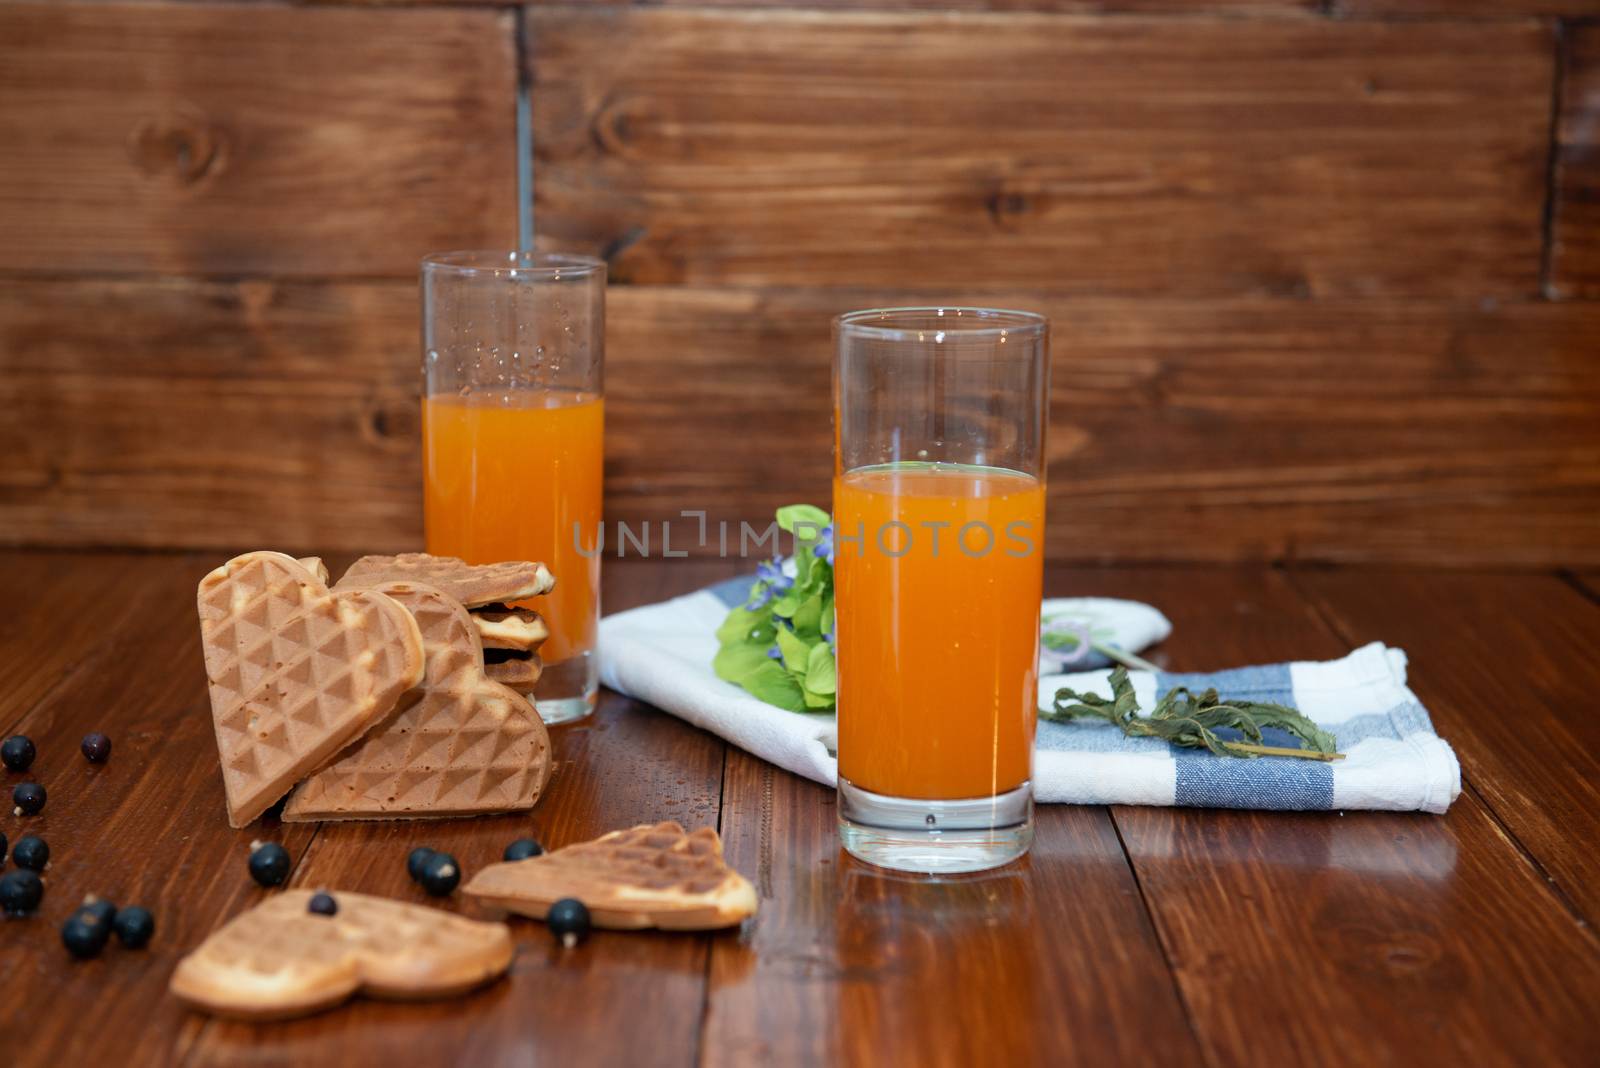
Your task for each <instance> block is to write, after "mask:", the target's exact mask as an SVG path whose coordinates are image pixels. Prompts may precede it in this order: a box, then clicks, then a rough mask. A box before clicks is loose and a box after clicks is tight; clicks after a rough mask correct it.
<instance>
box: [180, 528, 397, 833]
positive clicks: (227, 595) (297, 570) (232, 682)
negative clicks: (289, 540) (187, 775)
mask: <svg viewBox="0 0 1600 1068" xmlns="http://www.w3.org/2000/svg"><path fill="white" fill-rule="evenodd" d="M197 600H198V603H199V608H200V638H201V644H202V645H203V647H204V649H205V660H206V676H207V678H208V680H209V682H210V690H211V717H212V722H213V725H214V726H215V728H216V734H217V752H218V754H219V756H220V757H221V761H222V779H223V784H224V786H225V788H226V791H227V795H228V822H229V823H230V824H231V825H233V826H234V827H243V826H244V825H245V824H247V823H249V822H250V821H251V820H253V819H255V818H256V817H257V816H259V815H261V813H263V812H265V811H266V810H267V809H268V808H269V807H271V806H272V804H273V802H275V801H277V800H278V798H280V797H282V796H283V795H284V794H285V793H287V792H288V791H289V788H290V787H291V786H293V785H294V784H295V783H296V782H297V781H299V780H300V779H302V778H304V777H305V776H306V775H307V774H309V773H310V772H312V771H313V770H315V769H316V768H318V767H320V766H321V765H323V764H324V763H326V762H327V761H328V759H329V758H330V757H332V756H333V755H334V754H335V753H337V752H338V751H339V750H340V749H342V748H344V747H345V746H346V745H348V744H349V743H350V742H352V741H353V740H355V739H356V738H357V737H359V736H360V735H361V734H362V733H363V732H365V731H366V730H368V729H369V728H371V727H372V726H373V725H374V724H376V723H377V722H378V721H379V720H381V719H382V718H383V717H384V716H387V715H388V714H389V713H390V712H392V711H394V709H395V707H396V705H397V704H398V703H399V702H400V701H401V700H402V697H403V695H404V694H405V693H406V691H407V690H410V689H411V688H412V687H413V686H415V685H416V684H417V683H418V682H419V681H421V679H422V669H423V655H422V633H421V631H419V630H418V629H417V624H416V621H415V620H414V619H412V618H411V613H409V612H407V611H406V610H405V609H404V608H402V607H401V606H400V605H399V604H397V603H396V602H394V601H392V600H390V599H389V598H388V597H385V596H384V595H383V594H381V593H376V592H373V591H370V590H348V591H342V592H339V593H331V592H329V590H328V588H327V586H325V585H323V584H322V583H321V582H320V581H318V579H317V577H316V575H315V574H313V573H312V572H310V571H308V570H306V568H305V567H304V566H303V565H302V564H300V563H299V561H297V560H295V559H294V558H293V557H290V556H285V555H284V554H283V553H274V552H254V553H246V554H245V555H244V556H239V557H235V558H234V559H232V560H230V561H228V563H226V564H224V565H223V566H222V567H219V568H217V569H216V570H215V571H213V572H211V573H210V574H209V575H207V576H206V577H205V578H203V579H201V580H200V589H199V592H198V594H197Z"/></svg>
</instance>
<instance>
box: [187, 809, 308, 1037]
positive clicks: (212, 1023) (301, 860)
mask: <svg viewBox="0 0 1600 1068" xmlns="http://www.w3.org/2000/svg"><path fill="white" fill-rule="evenodd" d="M324 826H326V824H325V823H318V824H317V825H316V826H314V827H313V828H312V829H311V837H310V838H307V839H306V844H305V847H304V848H302V849H301V850H300V855H299V856H297V857H295V858H294V867H292V868H290V869H289V877H288V878H287V879H285V880H284V882H283V885H284V886H285V887H290V886H293V885H294V881H295V877H296V876H297V875H299V874H300V869H301V868H302V867H304V866H305V862H306V858H307V857H309V856H311V847H312V846H313V845H314V844H316V841H317V835H319V834H321V833H322V828H323V827H324ZM250 907H251V908H254V907H255V906H254V905H251V906H250ZM231 919H233V917H232V916H223V917H222V918H221V919H219V920H218V921H217V926H218V927H220V926H222V924H224V923H226V922H228V921H229V920H231ZM217 1023H218V1020H217V1017H215V1016H211V1015H209V1014H208V1015H206V1017H205V1019H204V1020H203V1021H202V1022H201V1024H200V1029H199V1030H198V1031H196V1032H194V1036H193V1039H192V1040H191V1041H190V1043H189V1048H188V1049H186V1050H185V1051H184V1053H183V1056H182V1057H181V1058H179V1060H178V1064H179V1068H188V1066H189V1064H190V1063H191V1062H192V1061H193V1060H194V1058H195V1056H196V1055H198V1054H199V1052H200V1050H201V1049H202V1048H203V1047H204V1046H205V1040H206V1035H207V1034H209V1033H210V1032H211V1030H212V1029H213V1028H215V1027H216V1026H217Z"/></svg>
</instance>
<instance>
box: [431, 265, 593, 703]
mask: <svg viewBox="0 0 1600 1068" xmlns="http://www.w3.org/2000/svg"><path fill="white" fill-rule="evenodd" d="M605 294H606V267H605V263H604V262H603V261H601V260H597V259H593V258H590V257H587V256H556V255H542V254H537V253H532V252H511V253H507V252H448V253H440V254H438V255H434V256H429V257H427V258H426V259H424V260H423V261H422V307H423V315H422V334H423V379H424V387H425V396H424V399H423V404H422V443H423V509H424V524H425V528H426V538H427V546H428V551H429V552H430V553H433V554H435V555H441V556H459V557H461V558H462V559H464V560H466V561H467V562H468V563H491V562H494V561H497V560H538V561H541V562H543V563H544V564H545V565H546V566H547V567H549V569H550V572H551V573H552V574H553V575H554V576H555V579H556V584H555V588H554V589H552V590H551V591H550V592H549V593H548V594H546V595H544V596H542V597H538V598H535V599H534V600H532V601H530V602H528V603H527V604H526V605H523V606H521V607H528V608H532V609H535V610H536V611H538V612H539V614H540V615H541V616H542V617H543V618H544V620H545V623H546V625H547V626H548V628H549V631H550V637H549V638H548V639H547V640H546V641H545V643H544V645H543V646H542V647H541V648H540V649H539V653H538V655H539V656H540V657H541V658H542V659H543V661H544V670H543V672H542V674H541V675H540V677H539V681H538V683H537V686H536V689H535V691H534V694H533V697H534V704H535V705H536V706H537V707H538V709H539V714H540V715H541V716H542V717H543V718H544V720H545V722H547V723H564V722H567V721H568V720H573V719H578V718H580V717H582V716H585V715H587V714H588V713H589V712H591V711H592V710H593V709H594V703H595V693H596V690H597V665H596V664H595V659H594V650H595V634H596V631H597V630H598V626H599V619H600V553H599V549H598V547H599V544H600V542H599V537H600V522H601V514H600V501H601V481H602V471H603V458H604V447H603V441H604V428H605V401H604V397H603V392H602V388H601V371H602V368H603V365H604V357H605Z"/></svg>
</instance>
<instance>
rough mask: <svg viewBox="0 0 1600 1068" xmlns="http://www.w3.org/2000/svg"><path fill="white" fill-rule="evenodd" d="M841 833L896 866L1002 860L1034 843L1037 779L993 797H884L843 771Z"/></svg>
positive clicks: (861, 853)
mask: <svg viewBox="0 0 1600 1068" xmlns="http://www.w3.org/2000/svg"><path fill="white" fill-rule="evenodd" d="M839 840H840V841H841V842H842V843H843V844H844V848H845V849H846V851H848V852H849V853H850V855H851V856H853V857H857V858H859V859H861V860H864V861H866V862H867V863H868V864H876V865H877V866H878V867H880V868H893V869H894V870H896V871H915V872H927V873H930V874H955V873H957V872H965V871H984V870H987V869H989V868H998V867H999V866H1000V865H1002V864H1007V863H1009V862H1011V861H1013V860H1016V859H1017V858H1018V857H1020V856H1022V854H1024V853H1026V852H1027V851H1028V847H1029V846H1030V845H1032V844H1033V784H1032V783H1031V782H1025V783H1023V784H1022V785H1021V786H1019V787H1017V788H1016V789H1015V790H1010V791H1008V792H1006V793H1003V794H999V795H997V796H995V797H978V798H971V799H968V800H962V801H930V800H927V799H926V798H915V797H886V796H884V795H883V794H875V793H871V792H869V791H867V790H863V789H861V788H860V787H859V786H856V785H855V784H854V783H852V782H850V780H849V779H846V778H844V777H843V776H840V778H839Z"/></svg>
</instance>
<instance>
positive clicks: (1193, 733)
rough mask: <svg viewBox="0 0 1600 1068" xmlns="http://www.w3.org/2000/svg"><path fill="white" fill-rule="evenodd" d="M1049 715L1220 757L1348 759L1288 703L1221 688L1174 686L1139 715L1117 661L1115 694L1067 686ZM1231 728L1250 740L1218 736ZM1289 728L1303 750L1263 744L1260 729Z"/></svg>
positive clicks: (1124, 672) (1113, 674)
mask: <svg viewBox="0 0 1600 1068" xmlns="http://www.w3.org/2000/svg"><path fill="white" fill-rule="evenodd" d="M1039 714H1040V715H1042V716H1044V718H1045V719H1053V720H1060V721H1066V720H1072V719H1077V718H1079V717H1082V716H1094V717H1096V718H1098V719H1103V720H1106V721H1107V722H1108V723H1113V724H1115V725H1116V726H1118V727H1120V728H1122V733H1123V734H1126V735H1127V736H1128V737H1130V738H1160V739H1161V740H1162V741H1165V742H1170V743H1172V744H1173V745H1180V746H1185V747H1188V748H1191V749H1209V750H1211V752H1213V753H1215V754H1217V756H1231V757H1258V756H1286V757H1300V758H1302V759H1306V760H1343V759H1344V754H1343V753H1339V752H1335V742H1334V738H1333V735H1331V734H1329V733H1328V732H1327V731H1325V730H1323V729H1322V728H1321V727H1318V726H1317V725H1316V724H1315V723H1313V722H1311V720H1309V719H1307V718H1306V717H1305V716H1302V715H1301V714H1300V713H1299V712H1296V711H1295V710H1294V709H1292V708H1289V707H1288V706H1286V705H1275V704H1272V703H1271V702H1268V701H1224V700H1223V699H1222V698H1220V697H1218V696H1217V691H1216V690H1214V689H1212V690H1207V691H1206V692H1205V693H1202V694H1198V695H1197V694H1195V693H1194V692H1193V691H1191V690H1190V689H1189V688H1188V687H1187V686H1174V687H1173V688H1172V689H1170V690H1168V691H1167V692H1166V694H1165V695H1163V696H1162V697H1161V698H1160V700H1158V701H1157V702H1156V707H1155V708H1154V709H1153V710H1152V711H1151V712H1150V714H1149V715H1148V716H1142V715H1140V714H1139V700H1138V698H1136V697H1135V696H1134V694H1133V683H1132V682H1131V681H1129V679H1128V669H1127V668H1125V667H1121V666H1118V667H1117V668H1115V669H1114V670H1113V671H1112V672H1111V699H1110V700H1109V701H1108V700H1106V699H1105V698H1104V697H1101V696H1100V695H1099V694H1093V693H1079V692H1078V691H1076V690H1074V689H1072V688H1071V687H1067V686H1063V687H1062V688H1061V689H1059V690H1057V691H1056V699H1055V707H1054V708H1053V709H1051V710H1045V709H1040V711H1039ZM1224 727H1232V728H1234V729H1235V730H1237V731H1238V732H1239V733H1240V734H1242V735H1244V736H1245V738H1246V739H1248V740H1247V741H1243V742H1234V741H1228V740H1226V739H1223V738H1219V737H1218V736H1217V733H1216V732H1217V729H1218V728H1224ZM1263 727H1276V728H1278V729H1279V730H1284V731H1288V732H1289V733H1290V734H1292V735H1294V736H1295V737H1296V738H1299V739H1300V740H1301V741H1302V742H1304V743H1305V745H1306V748H1304V749H1291V748H1286V747H1284V746H1277V745H1262V744H1261V728H1263Z"/></svg>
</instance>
